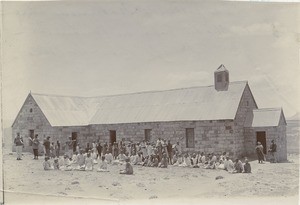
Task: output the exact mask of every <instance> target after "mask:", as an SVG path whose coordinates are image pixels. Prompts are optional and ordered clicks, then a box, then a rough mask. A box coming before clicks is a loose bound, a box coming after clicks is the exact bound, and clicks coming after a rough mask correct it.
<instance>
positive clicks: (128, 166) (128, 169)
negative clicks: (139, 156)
mask: <svg viewBox="0 0 300 205" xmlns="http://www.w3.org/2000/svg"><path fill="white" fill-rule="evenodd" d="M129 161H130V159H129V158H127V159H126V164H125V170H120V174H128V175H131V174H133V168H132V166H131V164H130V163H129Z"/></svg>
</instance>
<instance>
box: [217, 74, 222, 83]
mask: <svg viewBox="0 0 300 205" xmlns="http://www.w3.org/2000/svg"><path fill="white" fill-rule="evenodd" d="M217 82H222V74H218V75H217Z"/></svg>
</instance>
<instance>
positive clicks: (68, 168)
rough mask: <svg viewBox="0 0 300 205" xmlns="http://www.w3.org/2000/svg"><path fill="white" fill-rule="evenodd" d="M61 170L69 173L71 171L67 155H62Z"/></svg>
mask: <svg viewBox="0 0 300 205" xmlns="http://www.w3.org/2000/svg"><path fill="white" fill-rule="evenodd" d="M61 169H62V170H64V171H71V170H72V165H71V161H70V159H69V156H68V155H67V154H65V155H64V165H63V166H62V167H61Z"/></svg>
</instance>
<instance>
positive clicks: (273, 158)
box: [269, 140, 277, 163]
mask: <svg viewBox="0 0 300 205" xmlns="http://www.w3.org/2000/svg"><path fill="white" fill-rule="evenodd" d="M276 151H277V145H276V143H275V141H274V140H272V141H271V145H270V149H269V152H270V154H271V159H270V162H271V163H276V162H277V157H276Z"/></svg>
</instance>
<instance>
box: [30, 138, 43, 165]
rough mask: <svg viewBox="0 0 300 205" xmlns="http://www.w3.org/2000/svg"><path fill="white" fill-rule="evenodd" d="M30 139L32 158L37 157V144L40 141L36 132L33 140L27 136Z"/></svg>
mask: <svg viewBox="0 0 300 205" xmlns="http://www.w3.org/2000/svg"><path fill="white" fill-rule="evenodd" d="M29 139H30V140H31V141H32V149H33V159H38V157H39V144H40V141H39V139H38V134H36V135H35V136H34V138H33V140H32V139H31V138H29Z"/></svg>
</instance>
